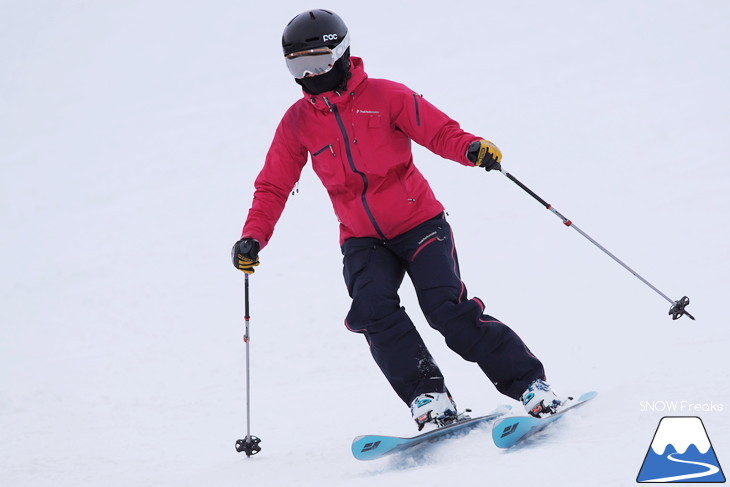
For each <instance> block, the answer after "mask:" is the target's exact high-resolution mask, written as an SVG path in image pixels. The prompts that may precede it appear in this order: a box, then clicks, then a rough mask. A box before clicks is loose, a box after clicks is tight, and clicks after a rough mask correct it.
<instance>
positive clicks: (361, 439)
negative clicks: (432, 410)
mask: <svg viewBox="0 0 730 487" xmlns="http://www.w3.org/2000/svg"><path fill="white" fill-rule="evenodd" d="M511 408H512V406H508V405H504V406H499V407H498V408H496V409H495V410H494V411H492V412H491V413H489V414H487V415H486V416H479V417H476V418H470V417H469V416H466V415H464V416H463V417H462V419H458V420H457V421H456V422H454V423H451V424H449V425H446V426H442V427H440V428H437V429H435V430H431V431H428V432H426V433H422V434H420V435H417V436H407V437H400V436H384V435H364V436H358V437H357V438H355V439H354V440H352V455H353V456H354V457H355V458H357V459H358V460H377V459H378V458H382V457H384V456H387V455H392V454H394V453H398V452H402V451H404V450H408V449H410V448H413V447H414V446H416V445H420V444H423V443H428V442H432V441H436V440H439V439H444V438H451V437H456V436H461V435H462V434H464V433H465V432H467V431H470V430H471V429H473V428H474V427H476V426H479V425H481V424H486V423H489V422H490V421H494V420H495V419H497V418H500V417H501V416H504V415H505V414H506V413H507V412H508V411H509V410H510V409H511Z"/></svg>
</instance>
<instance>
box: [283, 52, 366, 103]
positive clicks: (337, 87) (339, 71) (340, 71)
mask: <svg viewBox="0 0 730 487" xmlns="http://www.w3.org/2000/svg"><path fill="white" fill-rule="evenodd" d="M349 51H350V50H349V49H348V50H347V51H346V52H345V54H344V55H343V56H342V57H341V58H340V59H338V60H337V61H336V62H335V65H334V66H332V69H330V70H329V71H328V72H326V73H324V74H320V75H319V76H310V77H307V78H301V79H295V80H294V81H296V82H297V84H298V85H300V86H302V87H303V88H304V90H305V91H306V92H307V93H310V94H312V95H319V94H321V93H326V92H328V91H344V89H345V87H346V86H347V80H349V79H350V76H352V73H351V72H350V52H349Z"/></svg>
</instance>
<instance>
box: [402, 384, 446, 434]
mask: <svg viewBox="0 0 730 487" xmlns="http://www.w3.org/2000/svg"><path fill="white" fill-rule="evenodd" d="M411 416H412V417H413V420H414V421H415V422H416V424H417V425H418V431H421V430H422V429H423V427H424V426H425V425H427V424H431V425H434V426H437V427H439V426H444V425H446V424H449V423H452V422H454V421H456V419H457V418H458V416H457V414H456V404H455V403H454V400H453V399H452V398H451V394H449V393H448V392H429V393H426V394H421V395H420V396H418V397H417V398H415V399H414V400H413V402H412V403H411Z"/></svg>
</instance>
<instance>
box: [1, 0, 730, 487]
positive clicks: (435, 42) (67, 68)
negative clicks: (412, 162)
mask: <svg viewBox="0 0 730 487" xmlns="http://www.w3.org/2000/svg"><path fill="white" fill-rule="evenodd" d="M307 7H310V5H304V4H302V3H301V2H295V1H279V2H258V3H255V4H254V3H253V2H240V1H211V2H173V1H170V0H158V1H151V2H150V1H141V0H129V1H125V2H86V1H81V0H69V1H65V2H53V1H50V0H37V1H34V2H5V3H4V5H3V15H2V17H1V18H0V59H2V62H1V63H0V93H2V95H1V96H0V113H2V117H0V167H1V171H2V173H1V176H0V205H1V207H2V211H1V212H0V218H1V220H0V224H1V225H2V229H3V238H2V239H1V240H0V246H1V247H0V262H1V263H2V276H3V279H2V283H1V284H0V286H1V287H0V299H2V301H1V303H2V304H1V305H0V319H1V320H2V327H1V328H0V433H1V434H0V479H1V480H0V482H1V483H2V485H3V486H14V487H15V486H18V487H21V486H22V487H31V486H33V487H35V486H54V487H63V486H74V487H78V486H97V485H106V486H130V485H134V486H161V485H163V486H164V485H174V486H176V487H189V486H200V485H216V486H221V487H222V486H240V485H255V486H274V485H298V486H299V485H301V486H308V485H318V486H320V485H322V486H323V485H327V486H329V485H332V486H343V485H347V486H350V485H352V486H365V485H367V486H372V485H374V484H376V485H382V486H389V485H404V484H405V483H411V482H429V485H431V482H433V485H447V484H448V485H454V484H456V485H505V484H506V483H507V482H513V481H515V480H520V478H521V477H522V474H523V473H524V474H529V475H531V476H532V475H533V474H535V473H539V474H535V475H539V476H540V477H541V478H546V479H558V480H559V482H560V484H561V485H585V482H586V479H590V484H591V485H596V486H604V485H605V486H609V485H610V486H614V485H628V484H633V483H634V479H635V477H636V474H637V472H638V470H639V468H640V466H641V462H642V460H643V458H644V456H645V454H646V451H647V448H648V447H649V444H650V442H651V439H652V435H653V434H654V432H655V430H656V427H657V424H658V421H659V419H660V418H661V417H662V416H663V415H665V414H667V413H666V412H660V411H657V410H653V412H648V411H642V409H646V408H643V407H642V404H645V403H642V401H649V402H652V404H653V401H689V402H691V403H695V404H709V403H710V402H712V403H713V404H721V405H723V406H724V408H723V410H722V411H717V410H713V411H708V412H701V413H697V412H695V411H676V412H674V413H673V415H682V414H684V415H699V416H701V417H702V419H703V421H704V423H705V426H706V428H707V431H708V434H709V437H710V439H711V441H712V442H713V446H714V449H715V451H716V453H717V455H718V458H719V459H720V462H721V464H723V463H727V464H730V460H729V459H730V425H729V421H728V408H730V393H729V392H728V391H729V390H730V389H729V388H728V386H727V384H728V382H729V380H728V379H730V368H729V367H728V366H727V350H728V348H729V346H730V339H729V336H728V318H727V316H728V305H727V303H728V295H729V294H730V292H729V291H730V285H729V284H728V283H729V282H730V279H729V278H728V276H730V237H729V236H728V229H727V227H728V222H730V195H729V190H730V164H728V140H730V90H729V89H728V87H730V63H729V62H728V59H729V54H730V30H728V28H727V25H728V20H730V4H728V2H726V1H724V0H703V1H701V2H689V1H676V0H643V1H640V2H637V1H635V0H620V1H612V2H585V1H580V0H565V1H561V0H556V1H553V2H538V1H526V2H477V1H472V2H465V1H458V0H455V1H451V2H447V3H444V2H436V1H420V2H384V1H380V0H374V1H370V2H357V3H356V2H352V3H347V4H339V5H337V6H333V7H336V8H334V10H335V11H337V12H338V13H340V14H341V15H342V16H343V17H344V18H345V20H346V21H347V22H348V24H349V26H350V29H351V32H352V39H353V47H352V52H353V54H356V55H360V56H362V57H363V58H364V59H365V63H366V69H367V71H368V72H369V74H370V75H371V76H373V77H384V78H391V79H395V80H398V81H401V82H403V83H406V84H407V85H409V86H410V87H411V88H412V89H414V90H416V91H418V92H420V93H423V94H424V95H425V96H426V97H427V99H429V100H430V101H432V102H433V103H435V104H436V105H437V106H439V107H440V108H441V109H442V110H444V111H445V112H447V113H448V114H450V115H451V116H453V117H454V118H456V119H457V120H459V121H460V122H461V124H462V126H463V127H464V128H465V129H467V130H469V131H472V132H474V133H477V134H480V135H482V136H484V137H487V138H489V139H491V140H493V141H495V142H496V143H497V144H498V145H499V147H500V148H501V149H502V151H503V153H504V164H505V166H506V168H507V169H508V170H510V171H511V172H512V173H513V174H514V175H515V176H517V177H518V178H520V179H521V180H522V181H523V182H525V183H526V184H527V185H528V186H530V187H532V188H533V189H534V190H535V191H537V192H538V193H539V194H540V195H542V196H543V197H544V198H545V199H547V200H548V201H550V202H551V203H553V204H554V205H555V207H556V208H557V209H558V210H559V211H561V212H562V213H563V214H565V215H566V216H567V217H568V218H570V219H572V220H573V221H574V222H576V224H578V225H579V226H580V227H581V229H583V230H584V231H586V232H587V233H588V234H590V235H591V236H592V237H594V238H596V239H597V240H598V241H599V242H601V243H602V244H603V245H605V246H606V247H608V248H609V249H610V250H611V251H613V252H614V253H616V254H617V255H618V256H619V257H621V258H622V259H624V260H625V261H626V262H627V263H628V264H629V265H631V266H633V267H634V268H635V269H636V270H637V271H638V272H639V273H641V274H642V275H643V276H644V277H646V278H647V279H649V280H650V281H651V282H652V283H653V284H655V285H656V286H658V287H659V288H660V289H662V290H663V291H664V292H665V293H667V294H668V295H670V296H671V297H672V298H673V299H678V298H680V297H681V296H682V295H684V294H688V295H689V296H690V298H691V299H692V304H691V306H690V308H689V309H690V310H691V312H692V313H694V314H695V316H696V317H697V321H696V322H692V321H690V320H688V319H687V318H684V319H682V320H681V321H676V322H675V321H672V320H671V319H670V318H669V317H668V316H667V310H668V308H669V305H668V303H667V302H665V301H664V300H663V299H662V298H661V297H659V296H658V295H656V294H655V293H654V292H653V291H651V290H650V289H649V288H647V287H646V286H645V285H644V284H642V283H641V282H639V281H638V280H637V279H635V278H634V277H633V276H631V275H630V274H629V273H628V272H626V271H625V270H624V269H622V268H620V267H619V266H618V265H616V264H615V263H614V262H613V261H611V260H610V259H609V258H608V257H606V256H605V255H603V254H602V253H601V252H600V251H599V250H597V249H596V248H595V247H593V246H592V245H591V244H590V243H589V242H587V241H586V240H585V239H583V238H582V237H580V235H578V234H576V232H573V231H572V230H570V229H566V228H565V227H564V226H563V225H562V224H561V223H560V221H559V220H558V219H557V218H555V217H554V216H553V215H551V214H550V213H549V212H547V211H545V210H544V209H542V208H541V207H540V206H539V205H538V204H537V203H536V202H535V201H533V200H532V199H531V198H530V197H529V196H527V195H526V194H525V193H523V192H522V191H521V190H520V189H519V188H518V187H516V186H515V185H514V184H512V183H511V182H510V181H509V180H507V179H506V178H504V177H501V176H500V175H499V174H484V173H482V172H480V171H478V170H474V169H470V168H466V167H462V166H459V165H458V164H454V163H451V162H448V161H444V160H442V159H440V158H439V157H437V156H435V155H432V154H430V153H429V152H427V151H426V150H424V149H422V148H420V147H416V148H415V157H416V161H417V165H418V166H419V168H420V169H421V170H422V172H423V173H424V174H425V175H426V177H427V178H429V180H430V181H431V183H432V186H433V188H434V190H435V192H436V194H437V196H438V197H439V198H440V199H441V200H442V202H443V203H444V204H445V205H446V206H447V208H448V211H449V214H450V221H451V223H452V225H453V227H454V230H455V235H456V240H457V245H458V246H459V252H460V259H461V264H462V269H463V278H464V281H465V282H466V283H467V286H468V288H469V290H470V292H471V293H473V294H471V295H477V296H479V297H481V298H482V299H484V300H485V302H486V303H487V307H488V312H489V313H491V314H493V315H495V316H497V317H499V318H501V319H502V320H504V321H505V322H506V323H508V324H509V325H511V326H512V327H513V328H515V329H516V330H517V331H518V332H519V333H520V334H521V335H522V337H523V338H524V339H525V341H526V342H527V343H528V345H529V346H530V347H531V349H532V350H533V351H534V352H535V353H536V354H537V355H538V356H540V357H541V359H542V360H543V361H544V363H545V365H546V367H547V370H548V374H549V379H550V380H551V381H552V383H553V385H554V388H555V389H556V390H557V391H558V392H559V393H563V394H568V393H580V392H583V391H585V390H591V389H597V390H599V392H600V395H599V397H598V398H597V399H596V401H594V402H593V403H592V404H590V405H589V406H587V407H585V408H583V409H582V410H580V411H576V412H575V414H573V415H572V417H571V418H570V419H569V420H567V419H566V420H565V421H564V422H562V425H561V426H560V427H559V428H554V429H553V430H552V431H551V432H550V433H549V434H547V435H545V436H544V441H542V442H534V443H532V444H530V445H529V446H527V447H526V448H522V449H519V450H517V451H513V452H506V453H505V452H503V451H499V450H498V449H497V448H495V447H494V446H493V445H492V443H491V440H490V437H489V431H488V430H478V431H475V432H473V433H471V434H470V435H469V436H468V437H466V438H463V439H460V440H458V441H453V442H448V443H442V444H439V445H436V446H433V447H432V448H428V449H425V450H423V451H420V452H419V453H418V454H415V455H413V456H409V457H399V458H394V459H390V460H383V461H378V462H373V463H360V462H357V461H355V460H354V459H353V458H352V456H351V454H350V451H349V447H350V442H351V440H352V438H354V437H355V436H357V435H360V434H364V433H386V434H408V433H412V432H413V427H412V425H411V424H410V415H409V412H408V410H407V409H406V408H405V407H404V406H403V404H402V403H400V402H399V400H398V399H397V397H396V396H395V394H393V392H392V391H391V390H390V389H389V386H388V385H387V383H386V382H385V380H384V379H383V378H382V376H381V374H380V372H379V370H378V369H377V367H376V366H375V364H374V363H373V362H372V360H371V358H370V356H369V353H368V349H367V346H366V345H365V343H364V340H363V339H362V337H360V336H357V335H354V334H352V333H350V332H348V331H347V330H346V329H345V327H344V326H343V324H342V320H343V318H344V316H345V314H346V312H347V309H348V297H347V294H346V290H345V287H344V285H343V283H342V277H341V256H340V253H339V248H338V246H337V225H336V220H335V217H334V215H333V212H332V210H331V206H330V203H329V201H328V199H327V197H326V193H325V191H324V189H323V188H322V187H321V185H320V183H319V181H318V180H317V178H316V176H315V175H314V174H313V172H312V171H311V168H309V167H308V168H306V169H305V171H304V174H303V176H302V180H301V182H300V185H299V193H298V194H296V195H295V196H293V197H292V198H291V199H290V201H289V204H288V206H287V209H286V211H285V213H284V216H283V217H282V219H281V221H280V222H279V225H278V227H277V231H276V234H275V235H274V239H273V240H272V242H271V244H270V245H269V247H267V248H266V250H265V251H264V253H263V254H262V265H261V267H260V268H259V269H260V270H259V271H257V273H256V274H255V276H253V278H252V280H251V315H252V319H251V334H252V342H251V352H252V358H251V367H252V369H251V373H252V387H253V390H252V433H253V434H255V435H257V436H259V437H261V438H262V440H263V441H262V443H261V446H262V448H263V450H262V452H261V453H260V454H259V455H258V456H256V457H254V458H251V459H246V458H245V456H243V455H242V454H239V453H236V452H235V451H234V447H233V445H234V442H235V440H236V439H238V438H241V437H243V436H244V435H245V391H244V383H245V382H244V377H245V376H244V346H243V343H242V341H241V335H242V330H243V325H242V314H243V312H242V306H243V305H242V282H243V279H242V276H241V274H240V273H238V272H236V271H235V270H234V269H233V268H232V267H231V264H230V260H229V249H230V247H231V245H232V244H233V242H234V241H235V240H236V239H237V237H238V236H239V232H240V227H241V224H242V222H243V219H244V217H245V215H246V212H247V209H248V206H249V204H250V201H251V195H252V190H253V180H254V178H255V176H256V174H257V172H258V170H259V168H260V166H261V164H262V161H263V157H264V154H265V152H266V150H267V148H268V145H269V143H270V141H271V137H272V135H273V131H274V129H275V127H276V124H277V123H278V121H279V119H280V117H281V115H282V114H283V113H284V111H285V110H286V108H287V107H288V106H289V105H290V104H291V103H292V102H294V101H295V100H296V99H297V98H298V97H299V96H300V92H299V90H298V88H297V86H296V85H295V84H294V83H293V82H292V80H291V79H290V77H289V75H288V72H287V70H286V68H285V66H284V63H283V61H282V59H281V52H280V47H279V42H280V36H281V31H282V29H283V27H284V25H285V24H286V23H287V22H288V21H289V20H290V19H291V18H292V17H293V16H294V15H295V14H297V13H298V12H300V11H301V10H303V9H305V8H307ZM403 303H404V305H405V306H406V308H407V309H408V310H409V311H410V314H411V316H412V317H413V318H414V320H415V321H416V322H417V326H418V327H419V329H420V330H421V331H422V334H423V335H424V337H425V339H426V340H427V343H428V344H429V347H430V348H431V351H432V353H433V355H434V356H435V357H436V360H437V361H438V363H439V365H440V366H441V368H442V369H443V370H444V372H445V374H447V381H448V384H449V387H450V389H451V390H452V392H453V393H454V394H455V398H456V401H457V403H458V404H459V405H460V406H461V407H471V408H473V409H474V410H475V411H476V412H486V411H487V410H490V409H492V407H493V406H495V405H496V404H499V403H503V402H510V400H508V399H506V398H504V397H502V396H500V395H499V394H498V393H497V392H496V391H495V390H494V388H493V387H492V386H491V385H490V384H489V382H488V381H487V380H486V379H485V377H484V376H483V375H482V373H481V372H480V371H479V369H478V367H476V366H475V365H473V364H469V363H466V362H463V361H462V360H461V359H460V358H459V357H457V356H456V355H455V354H453V353H452V352H451V351H449V350H448V349H447V348H446V347H445V346H444V344H443V340H442V339H441V337H440V336H439V335H438V334H437V333H436V332H434V331H432V330H430V329H428V326H427V325H426V323H425V321H424V320H423V318H422V316H421V315H420V313H419V311H418V307H417V303H416V299H415V296H414V293H413V290H412V287H411V286H410V284H405V285H404V288H403ZM650 411H651V410H650Z"/></svg>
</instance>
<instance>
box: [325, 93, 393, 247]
mask: <svg viewBox="0 0 730 487" xmlns="http://www.w3.org/2000/svg"><path fill="white" fill-rule="evenodd" d="M327 104H328V105H329V103H327ZM330 110H332V113H334V114H335V119H336V120H337V125H339V127H340V132H342V137H343V138H344V139H345V153H346V154H347V162H348V163H349V164H350V169H352V172H354V173H356V174H359V175H360V177H361V178H362V182H363V188H362V194H361V195H360V199H361V200H362V205H363V206H364V207H365V213H367V215H368V218H369V219H370V223H372V224H373V227H374V228H375V231H376V232H377V233H378V235H380V238H382V239H383V240H387V238H385V234H384V233H383V232H382V230H380V226H379V225H378V222H377V221H375V217H374V216H373V212H372V211H370V206H369V205H368V201H367V199H366V198H365V193H367V191H368V177H367V176H366V175H365V173H363V172H361V171H359V170H358V169H357V167H356V166H355V161H353V159H352V151H351V150H350V139H349V138H348V136H347V130H345V124H344V123H342V118H341V117H340V112H339V111H338V110H337V106H336V105H330Z"/></svg>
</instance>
